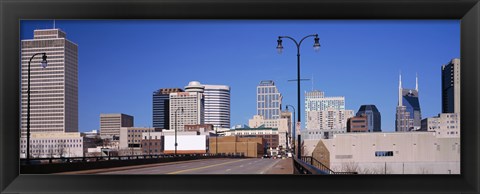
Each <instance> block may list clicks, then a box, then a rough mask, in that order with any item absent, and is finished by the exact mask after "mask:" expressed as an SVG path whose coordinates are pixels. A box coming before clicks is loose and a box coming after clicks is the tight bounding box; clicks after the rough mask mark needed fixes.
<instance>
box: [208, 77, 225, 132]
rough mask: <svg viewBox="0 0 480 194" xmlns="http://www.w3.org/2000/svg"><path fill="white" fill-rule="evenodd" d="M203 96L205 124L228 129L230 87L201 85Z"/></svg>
mask: <svg viewBox="0 0 480 194" xmlns="http://www.w3.org/2000/svg"><path fill="white" fill-rule="evenodd" d="M203 86H205V88H204V91H203V94H204V95H205V123H206V124H212V125H213V126H215V127H220V128H230V87H229V86H225V85H203Z"/></svg>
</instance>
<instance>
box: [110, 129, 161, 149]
mask: <svg viewBox="0 0 480 194" xmlns="http://www.w3.org/2000/svg"><path fill="white" fill-rule="evenodd" d="M148 132H156V131H155V128H148V127H120V141H119V142H120V143H119V148H120V149H126V148H140V147H141V142H142V141H141V140H142V139H143V136H142V134H144V133H147V134H148Z"/></svg>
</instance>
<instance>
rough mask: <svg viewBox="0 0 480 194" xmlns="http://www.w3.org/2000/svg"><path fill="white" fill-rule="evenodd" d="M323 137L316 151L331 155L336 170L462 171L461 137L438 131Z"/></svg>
mask: <svg viewBox="0 0 480 194" xmlns="http://www.w3.org/2000/svg"><path fill="white" fill-rule="evenodd" d="M321 141H322V144H318V145H317V147H316V150H314V153H316V154H322V155H323V156H329V161H330V163H329V164H326V165H328V166H330V168H331V169H332V170H334V171H340V172H342V171H344V172H345V171H357V172H359V173H365V174H459V173H460V138H449V137H438V136H437V135H436V133H435V132H395V133H383V132H382V133H349V134H337V135H335V136H334V138H333V139H322V140H321ZM317 149H318V150H317ZM321 150H323V151H321ZM325 150H327V151H328V152H326V151H325ZM314 155H315V154H314Z"/></svg>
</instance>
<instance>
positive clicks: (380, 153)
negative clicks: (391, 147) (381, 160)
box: [375, 151, 393, 157]
mask: <svg viewBox="0 0 480 194" xmlns="http://www.w3.org/2000/svg"><path fill="white" fill-rule="evenodd" d="M385 156H393V151H376V152H375V157H385Z"/></svg>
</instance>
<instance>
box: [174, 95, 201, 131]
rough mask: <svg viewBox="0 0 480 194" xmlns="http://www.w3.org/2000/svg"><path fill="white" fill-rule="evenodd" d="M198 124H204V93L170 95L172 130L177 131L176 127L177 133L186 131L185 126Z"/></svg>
mask: <svg viewBox="0 0 480 194" xmlns="http://www.w3.org/2000/svg"><path fill="white" fill-rule="evenodd" d="M190 90H192V89H190ZM182 109H183V111H182ZM175 113H176V114H175ZM198 124H204V96H203V93H201V92H196V91H195V92H177V93H170V129H171V130H175V127H176V128H177V131H184V126H185V125H198Z"/></svg>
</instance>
